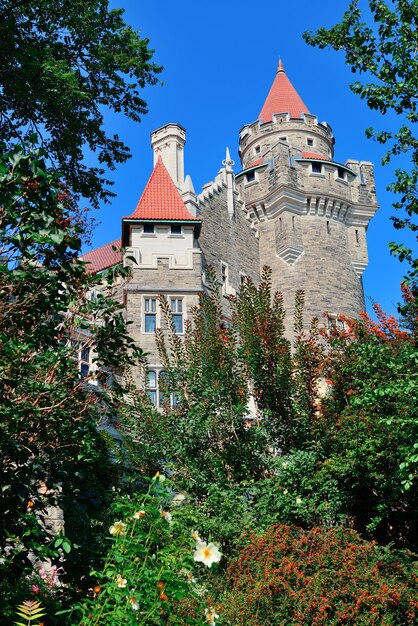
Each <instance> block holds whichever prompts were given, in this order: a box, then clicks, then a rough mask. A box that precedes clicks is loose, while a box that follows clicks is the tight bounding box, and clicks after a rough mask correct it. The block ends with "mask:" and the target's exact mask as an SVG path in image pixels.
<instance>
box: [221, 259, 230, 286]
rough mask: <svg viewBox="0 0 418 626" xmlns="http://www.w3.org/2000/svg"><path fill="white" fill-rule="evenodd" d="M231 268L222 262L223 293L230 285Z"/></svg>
mask: <svg viewBox="0 0 418 626" xmlns="http://www.w3.org/2000/svg"><path fill="white" fill-rule="evenodd" d="M228 275H229V270H228V265H227V264H226V263H221V284H222V293H226V292H227V287H228V282H229V280H228V278H229V276H228Z"/></svg>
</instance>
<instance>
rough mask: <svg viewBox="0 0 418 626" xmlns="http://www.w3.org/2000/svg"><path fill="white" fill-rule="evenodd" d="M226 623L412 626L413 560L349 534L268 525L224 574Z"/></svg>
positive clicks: (414, 613) (337, 530) (251, 625)
mask: <svg viewBox="0 0 418 626" xmlns="http://www.w3.org/2000/svg"><path fill="white" fill-rule="evenodd" d="M227 583H228V587H227V591H226V593H225V596H224V598H223V608H224V612H223V616H224V619H225V621H226V623H227V624H248V625H249V626H261V625H264V624H280V623H283V624H289V626H302V624H303V626H305V625H311V624H312V625H313V624H327V625H331V626H332V625H337V624H356V625H364V626H366V625H367V626H369V625H370V624H405V625H406V624H411V625H412V624H414V623H416V616H417V610H418V604H417V601H416V598H417V571H416V562H414V560H413V559H411V558H410V557H408V556H407V555H406V554H402V553H395V552H393V553H391V552H390V551H388V550H382V549H379V548H378V547H377V546H376V545H375V544H373V543H368V542H365V541H362V540H361V539H360V537H359V536H358V535H357V533H355V532H354V531H352V530H348V529H343V528H332V529H328V530H325V529H323V528H313V529H312V530H310V531H308V532H306V531H302V530H300V529H297V528H292V527H289V526H281V525H275V526H272V527H271V528H270V529H269V530H268V531H267V532H266V533H265V534H264V535H262V536H260V537H257V536H255V535H253V536H252V537H250V543H249V544H248V545H247V546H246V547H245V548H244V549H243V550H242V551H241V553H240V555H239V556H238V558H237V559H235V560H234V561H233V562H231V563H230V564H229V566H228V570H227Z"/></svg>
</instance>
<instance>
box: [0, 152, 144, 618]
mask: <svg viewBox="0 0 418 626" xmlns="http://www.w3.org/2000/svg"><path fill="white" fill-rule="evenodd" d="M25 148H27V147H25ZM0 206H1V207H2V210H1V216H0V217H1V221H0V255H1V257H2V264H1V265H0V345H1V351H0V388H1V394H0V398H1V399H0V414H1V420H0V458H1V470H2V499H1V504H0V520H1V523H0V528H1V530H0V550H1V552H2V555H3V556H2V564H3V565H4V564H5V561H6V566H7V577H5V579H4V580H5V581H7V583H6V585H7V586H4V583H3V584H1V589H2V593H1V595H0V607H1V605H3V604H5V605H6V606H7V605H8V599H9V596H10V594H13V590H14V588H20V586H19V581H22V580H23V581H24V580H25V576H26V575H28V574H31V573H32V570H33V563H35V564H36V565H37V567H38V568H39V567H40V565H41V563H42V562H43V560H45V559H52V560H53V561H55V562H57V561H58V560H59V558H60V557H61V556H62V554H63V553H68V552H69V548H70V547H71V543H72V542H71V537H73V536H72V532H74V531H75V529H77V530H80V529H81V528H82V523H81V521H82V520H84V526H85V528H84V530H83V532H82V533H81V534H79V535H78V536H77V537H73V539H75V541H74V543H76V544H77V543H78V541H80V539H83V537H84V539H85V540H86V543H88V544H89V547H90V549H91V547H92V546H94V541H88V539H87V538H88V537H90V538H91V537H92V529H91V528H88V527H87V526H88V524H87V523H86V522H87V519H88V518H89V516H90V515H94V509H95V508H97V504H93V502H94V501H96V502H100V501H103V500H104V499H105V497H106V492H107V489H108V486H110V484H111V480H112V474H115V470H114V469H113V470H112V469H111V466H110V463H109V453H108V448H107V443H106V441H105V439H104V438H103V437H102V435H101V434H100V433H99V432H98V431H97V428H96V423H97V420H98V419H100V417H105V416H106V415H108V414H109V412H110V411H111V410H112V408H113V407H114V406H115V402H113V400H112V398H111V396H110V392H109V390H107V388H106V385H105V378H106V376H104V375H103V376H101V375H100V374H98V375H97V376H96V377H95V382H96V383H100V386H98V385H97V384H96V386H93V385H89V381H90V380H92V379H93V376H92V375H91V374H90V375H89V376H88V377H87V378H85V379H81V378H80V374H79V371H78V364H77V359H75V358H74V352H73V349H72V346H71V341H72V340H70V338H77V345H78V344H79V343H80V344H81V345H82V346H83V347H84V348H90V349H92V344H93V342H94V343H95V353H96V359H95V360H96V363H95V366H97V367H100V368H101V370H102V371H103V372H105V371H106V368H107V367H109V366H110V365H113V364H114V362H115V361H110V362H109V360H108V359H107V349H108V347H107V346H106V345H105V346H104V347H103V348H102V337H105V335H106V333H105V329H106V326H109V327H110V328H111V332H112V334H113V335H114V341H113V344H112V348H113V351H112V358H113V359H114V360H117V361H118V363H119V364H120V365H121V366H124V365H126V364H127V363H128V362H131V361H132V360H134V359H135V358H136V357H140V356H141V351H140V350H139V349H138V348H135V347H134V346H132V340H130V338H129V337H128V336H127V334H126V328H125V325H123V327H121V324H120V320H121V306H120V304H119V303H117V302H116V301H113V300H112V299H111V298H109V299H107V298H105V297H104V296H102V297H101V298H99V299H98V300H97V302H91V301H90V300H89V299H88V298H87V297H86V295H87V292H88V290H89V288H90V287H92V286H93V284H94V281H96V282H97V279H94V278H92V277H91V276H89V275H88V274H87V273H86V271H85V267H84V263H83V262H82V261H81V260H79V259H78V255H79V251H80V246H81V242H80V229H81V226H80V224H78V223H77V222H74V221H73V219H72V218H73V216H74V211H73V203H72V198H71V195H70V194H69V193H68V192H67V190H66V189H65V188H63V186H62V183H61V181H60V179H59V178H58V176H57V175H56V174H54V173H53V174H51V173H50V172H48V170H47V169H46V166H45V162H44V160H43V153H42V151H40V150H37V149H35V148H32V149H30V148H29V149H27V150H26V151H25V150H24V149H23V148H17V149H16V150H15V151H13V152H11V153H9V154H4V155H3V156H2V159H1V162H0ZM110 293H111V287H110V286H109V294H110ZM98 319H100V324H101V326H100V333H96V332H95V331H96V328H97V327H98ZM130 346H132V347H131V348H130ZM77 350H78V349H77ZM117 391H118V389H117V388H116V390H115V391H112V394H113V395H114V394H115V393H117ZM98 468H100V471H98ZM89 494H90V495H89ZM58 505H59V506H60V507H61V509H62V510H63V515H64V521H65V522H66V533H67V535H69V537H68V539H67V538H65V539H64V538H62V537H61V541H60V542H58V540H57V538H56V537H54V533H55V532H56V531H55V530H54V529H53V528H52V527H51V525H50V524H49V523H48V514H49V515H50V513H51V509H50V508H49V507H51V506H54V507H56V506H58ZM75 510H77V515H75V516H74V515H73V513H74V511H75ZM72 515H73V524H72V523H71V517H72ZM4 555H5V556H4ZM90 557H91V554H89V550H86V549H84V547H83V548H82V549H80V548H75V549H74V551H72V552H71V556H70V558H69V560H68V562H67V572H68V573H69V572H70V570H71V568H72V565H73V567H74V570H78V572H77V573H78V574H79V573H80V567H81V562H82V561H85V560H86V559H87V560H88V559H89V558H90ZM83 567H86V563H84V566H83ZM11 583H13V584H11ZM26 585H27V583H26ZM1 610H2V609H1V608H0V611H1ZM5 610H6V609H5ZM8 611H9V613H10V604H9V609H8ZM9 616H10V615H9Z"/></svg>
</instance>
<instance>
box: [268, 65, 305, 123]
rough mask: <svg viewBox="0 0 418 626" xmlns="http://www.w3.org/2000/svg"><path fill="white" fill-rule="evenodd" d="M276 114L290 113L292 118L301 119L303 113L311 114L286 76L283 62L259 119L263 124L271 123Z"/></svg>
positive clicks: (279, 66)
mask: <svg viewBox="0 0 418 626" xmlns="http://www.w3.org/2000/svg"><path fill="white" fill-rule="evenodd" d="M274 113H290V117H294V118H295V117H296V118H299V117H300V116H301V114H302V113H309V109H308V107H307V106H306V104H305V103H304V102H303V100H302V99H301V97H300V96H299V94H298V93H297V91H296V89H295V88H294V87H293V85H292V83H291V82H290V80H289V79H288V77H287V76H286V72H285V71H284V68H283V65H282V62H281V61H279V65H278V68H277V74H276V78H275V79H274V82H273V84H272V86H271V89H270V91H269V94H268V96H267V99H266V101H265V103H264V106H263V108H262V109H261V112H260V115H259V116H258V118H259V119H260V120H262V121H263V122H271V120H272V117H273V114H274Z"/></svg>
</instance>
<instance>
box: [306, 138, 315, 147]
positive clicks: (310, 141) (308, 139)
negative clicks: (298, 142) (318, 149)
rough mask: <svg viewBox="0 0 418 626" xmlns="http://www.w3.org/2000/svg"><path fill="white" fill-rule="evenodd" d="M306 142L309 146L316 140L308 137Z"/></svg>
mask: <svg viewBox="0 0 418 626" xmlns="http://www.w3.org/2000/svg"><path fill="white" fill-rule="evenodd" d="M306 143H307V145H308V146H313V145H314V140H313V139H312V138H311V137H308V138H307V140H306Z"/></svg>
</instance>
